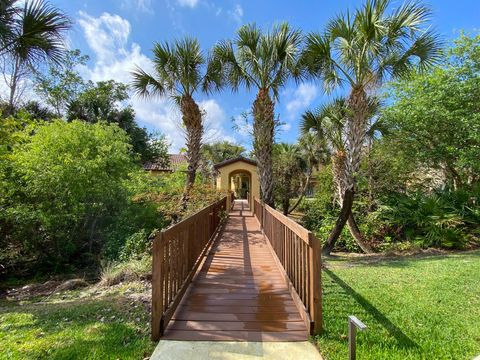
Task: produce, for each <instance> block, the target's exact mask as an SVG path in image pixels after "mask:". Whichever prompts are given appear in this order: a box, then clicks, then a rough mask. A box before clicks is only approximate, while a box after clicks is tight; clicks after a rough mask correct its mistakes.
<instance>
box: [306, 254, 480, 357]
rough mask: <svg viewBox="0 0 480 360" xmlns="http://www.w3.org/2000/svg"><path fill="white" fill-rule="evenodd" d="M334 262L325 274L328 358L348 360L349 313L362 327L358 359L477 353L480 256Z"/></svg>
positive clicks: (321, 341) (323, 341)
mask: <svg viewBox="0 0 480 360" xmlns="http://www.w3.org/2000/svg"><path fill="white" fill-rule="evenodd" d="M365 259H366V258H360V259H355V258H353V259H352V258H350V259H334V260H329V261H327V266H326V269H325V270H324V272H323V291H324V293H323V294H324V295H323V296H324V297H323V306H324V308H323V310H324V333H323V334H322V335H321V336H319V337H317V338H315V341H316V342H317V345H318V347H319V349H320V351H321V353H322V355H323V356H324V357H325V358H326V359H346V358H348V339H347V334H348V329H347V317H348V315H356V316H357V317H358V318H359V319H361V320H362V321H364V322H365V324H366V325H367V327H368V328H367V330H366V331H364V332H357V359H360V360H361V359H402V360H405V359H473V358H474V357H475V356H477V355H480V251H474V252H468V253H462V254H452V255H442V256H429V257H409V258H397V259H389V260H387V259H384V260H379V261H372V259H370V260H365Z"/></svg>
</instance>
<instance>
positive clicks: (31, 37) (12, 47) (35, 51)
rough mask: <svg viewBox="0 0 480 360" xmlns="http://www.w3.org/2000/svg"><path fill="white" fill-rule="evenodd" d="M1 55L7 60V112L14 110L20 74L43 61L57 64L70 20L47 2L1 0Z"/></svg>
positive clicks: (25, 73)
mask: <svg viewBox="0 0 480 360" xmlns="http://www.w3.org/2000/svg"><path fill="white" fill-rule="evenodd" d="M0 18H1V19H2V25H1V26H0V56H1V57H2V58H5V60H8V62H9V63H10V69H11V73H10V74H9V75H10V80H9V83H8V86H9V90H10V96H9V111H10V112H11V111H12V110H13V107H14V105H15V102H16V95H17V94H16V93H17V90H18V86H19V83H20V81H21V79H22V77H25V76H26V75H27V74H28V72H29V69H30V68H31V67H34V66H35V65H37V64H38V63H41V62H43V61H46V60H50V61H54V62H57V63H59V62H60V61H61V60H62V58H63V54H64V51H65V47H64V38H65V32H66V31H67V30H68V29H69V28H70V27H71V25H72V23H71V21H70V19H69V18H68V16H66V15H65V14H64V13H63V12H61V11H60V10H59V9H57V8H56V7H54V6H52V5H50V4H49V3H48V2H47V1H43V0H31V1H28V0H27V1H26V2H25V3H24V4H23V6H22V7H20V6H17V1H12V0H7V1H2V4H1V5H0Z"/></svg>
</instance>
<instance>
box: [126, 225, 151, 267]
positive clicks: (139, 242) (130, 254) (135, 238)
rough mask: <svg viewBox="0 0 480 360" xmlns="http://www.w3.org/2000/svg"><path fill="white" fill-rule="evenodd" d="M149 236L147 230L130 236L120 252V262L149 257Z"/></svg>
mask: <svg viewBox="0 0 480 360" xmlns="http://www.w3.org/2000/svg"><path fill="white" fill-rule="evenodd" d="M148 235H149V234H148V232H147V231H146V230H145V229H142V230H140V231H138V232H136V233H134V234H132V235H130V236H129V237H128V238H127V240H126V241H125V245H124V246H123V248H122V250H121V251H120V260H122V261H127V260H130V259H138V258H141V257H143V256H145V255H147V254H148V253H149V252H150V250H151V241H150V240H149V238H148Z"/></svg>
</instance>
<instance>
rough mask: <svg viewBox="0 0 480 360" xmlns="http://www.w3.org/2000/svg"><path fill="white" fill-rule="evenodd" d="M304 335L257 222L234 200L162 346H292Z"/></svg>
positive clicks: (303, 325)
mask: <svg viewBox="0 0 480 360" xmlns="http://www.w3.org/2000/svg"><path fill="white" fill-rule="evenodd" d="M307 336H308V333H307V329H306V327H305V323H304V321H303V320H302V318H301V316H300V313H299V310H298V309H297V307H296V306H295V303H294V301H293V299H292V296H291V295H290V293H289V291H288V288H287V286H286V284H285V280H284V279H283V277H282V274H281V272H280V269H279V268H278V265H277V264H276V262H275V260H274V258H273V255H272V252H271V250H270V248H269V246H268V245H267V243H266V239H265V238H264V236H263V234H262V232H261V230H260V227H259V224H258V221H257V220H256V219H255V217H253V215H252V212H251V211H250V209H249V208H248V204H247V202H246V201H244V200H236V201H235V205H234V208H233V210H232V212H231V213H230V217H229V219H228V222H227V224H226V227H225V229H224V231H223V234H221V235H220V236H219V237H218V239H217V240H216V243H214V244H213V246H212V249H211V251H210V253H209V254H208V256H207V258H206V260H205V263H204V264H203V267H202V268H201V270H200V271H199V272H198V274H197V275H196V277H195V278H194V280H193V282H192V283H191V285H190V286H189V289H188V290H187V293H186V294H185V296H183V300H182V302H181V303H180V305H179V307H178V308H177V310H176V312H175V314H174V316H173V318H172V320H171V321H170V323H169V324H168V326H167V328H166V330H165V333H164V335H163V337H162V341H161V342H160V344H162V343H163V345H162V346H164V347H165V346H168V342H167V345H165V342H164V341H163V340H195V341H198V340H204V341H249V342H250V341H258V342H264V341H289V342H290V341H306V340H307ZM160 344H159V346H160ZM170 344H173V342H172V343H170ZM239 346H240V345H239ZM192 349H193V348H192ZM192 356H194V354H192Z"/></svg>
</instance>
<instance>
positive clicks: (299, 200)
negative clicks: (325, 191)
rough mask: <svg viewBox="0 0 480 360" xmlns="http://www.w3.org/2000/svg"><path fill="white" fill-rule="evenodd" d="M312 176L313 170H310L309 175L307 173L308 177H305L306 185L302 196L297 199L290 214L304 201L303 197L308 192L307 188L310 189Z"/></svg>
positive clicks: (289, 211)
mask: <svg viewBox="0 0 480 360" xmlns="http://www.w3.org/2000/svg"><path fill="white" fill-rule="evenodd" d="M311 177H312V171H309V172H308V175H307V178H306V179H305V185H304V186H303V190H302V192H301V193H300V196H299V197H298V199H297V201H296V202H295V204H293V206H292V207H291V208H290V209H289V210H288V213H287V215H288V214H291V213H292V211H293V210H295V209H296V208H297V206H298V205H300V203H301V202H302V199H303V197H304V196H305V194H306V193H307V189H308V185H309V184H310V179H311Z"/></svg>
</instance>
